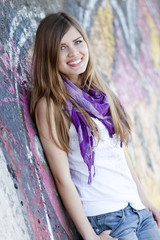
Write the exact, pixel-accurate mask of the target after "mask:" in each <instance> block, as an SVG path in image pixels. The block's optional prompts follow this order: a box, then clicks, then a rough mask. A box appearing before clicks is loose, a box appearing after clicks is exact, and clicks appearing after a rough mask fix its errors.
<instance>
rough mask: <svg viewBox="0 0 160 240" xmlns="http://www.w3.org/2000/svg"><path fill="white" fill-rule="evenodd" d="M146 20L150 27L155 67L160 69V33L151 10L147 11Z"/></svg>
mask: <svg viewBox="0 0 160 240" xmlns="http://www.w3.org/2000/svg"><path fill="white" fill-rule="evenodd" d="M145 14H146V20H147V24H148V27H149V29H150V40H151V52H152V57H153V61H154V65H155V68H156V69H158V67H159V66H160V35H159V33H158V30H157V27H156V24H155V22H154V19H153V18H152V16H151V15H150V13H149V12H147V11H146V13H145Z"/></svg>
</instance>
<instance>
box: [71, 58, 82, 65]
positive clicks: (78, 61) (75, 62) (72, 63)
mask: <svg viewBox="0 0 160 240" xmlns="http://www.w3.org/2000/svg"><path fill="white" fill-rule="evenodd" d="M80 62H81V59H79V60H77V61H74V62H70V63H68V64H70V65H74V64H77V63H80Z"/></svg>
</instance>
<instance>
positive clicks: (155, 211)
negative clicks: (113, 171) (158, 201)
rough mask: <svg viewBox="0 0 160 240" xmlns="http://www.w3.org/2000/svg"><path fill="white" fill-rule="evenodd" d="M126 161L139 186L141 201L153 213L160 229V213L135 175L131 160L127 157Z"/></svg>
mask: <svg viewBox="0 0 160 240" xmlns="http://www.w3.org/2000/svg"><path fill="white" fill-rule="evenodd" d="M126 160H127V164H128V167H129V169H130V172H131V175H132V177H133V180H134V181H135V183H136V185H137V190H138V193H139V196H140V199H141V201H142V203H143V204H144V206H145V207H146V208H147V209H148V210H149V211H151V212H152V214H153V216H154V219H155V221H156V222H157V225H158V227H160V216H159V211H158V209H157V208H155V207H154V205H153V204H152V203H151V202H150V201H149V199H148V197H147V195H146V193H145V191H144V189H143V187H142V185H141V183H140V181H139V179H138V177H137V175H136V174H135V172H134V170H133V167H132V164H131V162H130V159H129V157H128V156H126Z"/></svg>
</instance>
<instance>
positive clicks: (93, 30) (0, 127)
mask: <svg viewBox="0 0 160 240" xmlns="http://www.w3.org/2000/svg"><path fill="white" fill-rule="evenodd" d="M59 9H63V10H65V11H68V12H70V13H72V14H73V15H74V16H75V17H77V18H78V20H79V21H80V22H81V23H82V25H83V26H84V28H85V30H86V31H87V33H88V36H89V38H90V41H91V45H92V48H93V52H94V54H95V56H96V63H97V67H98V69H99V70H100V72H101V73H102V75H103V76H104V78H105V79H106V81H107V82H108V84H109V85H110V87H111V88H112V89H113V90H114V91H116V92H117V94H118V95H119V97H120V99H121V101H122V102H123V104H124V105H125V107H126V108H127V110H128V112H129V113H130V114H131V116H132V119H133V122H134V134H133V137H132V140H133V141H132V144H130V146H129V152H128V154H129V155H130V158H131V160H132V163H133V166H134V167H135V170H136V172H137V175H138V176H139V178H140V180H141V182H142V184H143V185H144V187H145V190H146V192H147V194H148V195H149V196H150V198H151V200H152V202H154V204H155V205H156V206H157V207H158V208H159V209H160V174H159V172H160V2H159V1H158V0H134V1H133V0H128V1H122V0H108V1H107V0H99V1H98V0H88V1H84V0H81V1H79V0H76V1H73V0H66V1H64V0H61V1H58V0H57V1H56V0H44V1H42V0H40V1H36V0H32V1H30V0H22V1H19V0H15V1H13V0H12V1H11V0H3V1H1V2H0V226H1V228H0V239H2V240H4V239H5V240H11V239H12V240H21V239H24V240H28V239H31V240H35V239H36V240H41V239H42V240H49V239H56V240H58V239H60V240H66V239H74V240H76V239H80V237H79V236H78V234H77V233H76V230H75V227H74V225H73V224H72V222H71V221H70V219H69V217H68V215H67V213H66V212H65V210H64V208H63V206H62V204H61V201H60V199H59V196H58V194H57V191H56V188H55V184H54V181H53V178H52V176H51V173H50V170H49V168H48V165H47V163H46V160H45V157H44V154H43V151H42V147H41V144H40V142H39V139H38V136H37V131H36V128H35V125H34V123H33V122H32V120H31V118H30V115H29V108H28V103H29V86H30V78H29V74H28V73H29V69H30V60H31V56H32V46H33V42H34V36H35V31H36V28H37V25H38V22H39V20H40V19H41V18H43V17H44V16H45V15H46V13H49V12H51V11H57V10H59Z"/></svg>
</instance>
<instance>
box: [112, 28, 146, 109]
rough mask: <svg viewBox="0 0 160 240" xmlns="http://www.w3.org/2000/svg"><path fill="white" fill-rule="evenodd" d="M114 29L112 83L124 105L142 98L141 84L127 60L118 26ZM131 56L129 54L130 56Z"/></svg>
mask: <svg viewBox="0 0 160 240" xmlns="http://www.w3.org/2000/svg"><path fill="white" fill-rule="evenodd" d="M115 30H116V37H115V38H116V43H117V44H116V45H117V57H116V70H115V73H114V79H115V81H114V83H115V87H116V90H117V92H118V94H119V96H120V99H121V101H122V102H123V103H124V104H125V105H130V104H132V103H133V102H134V101H140V100H142V99H143V93H142V90H141V86H140V84H139V82H138V79H139V76H138V74H137V73H136V71H135V70H134V68H133V67H132V66H131V63H130V62H129V61H128V56H127V52H126V49H125V45H124V42H123V38H122V33H121V32H120V28H119V26H116V27H115ZM130 57H131V56H130Z"/></svg>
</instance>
